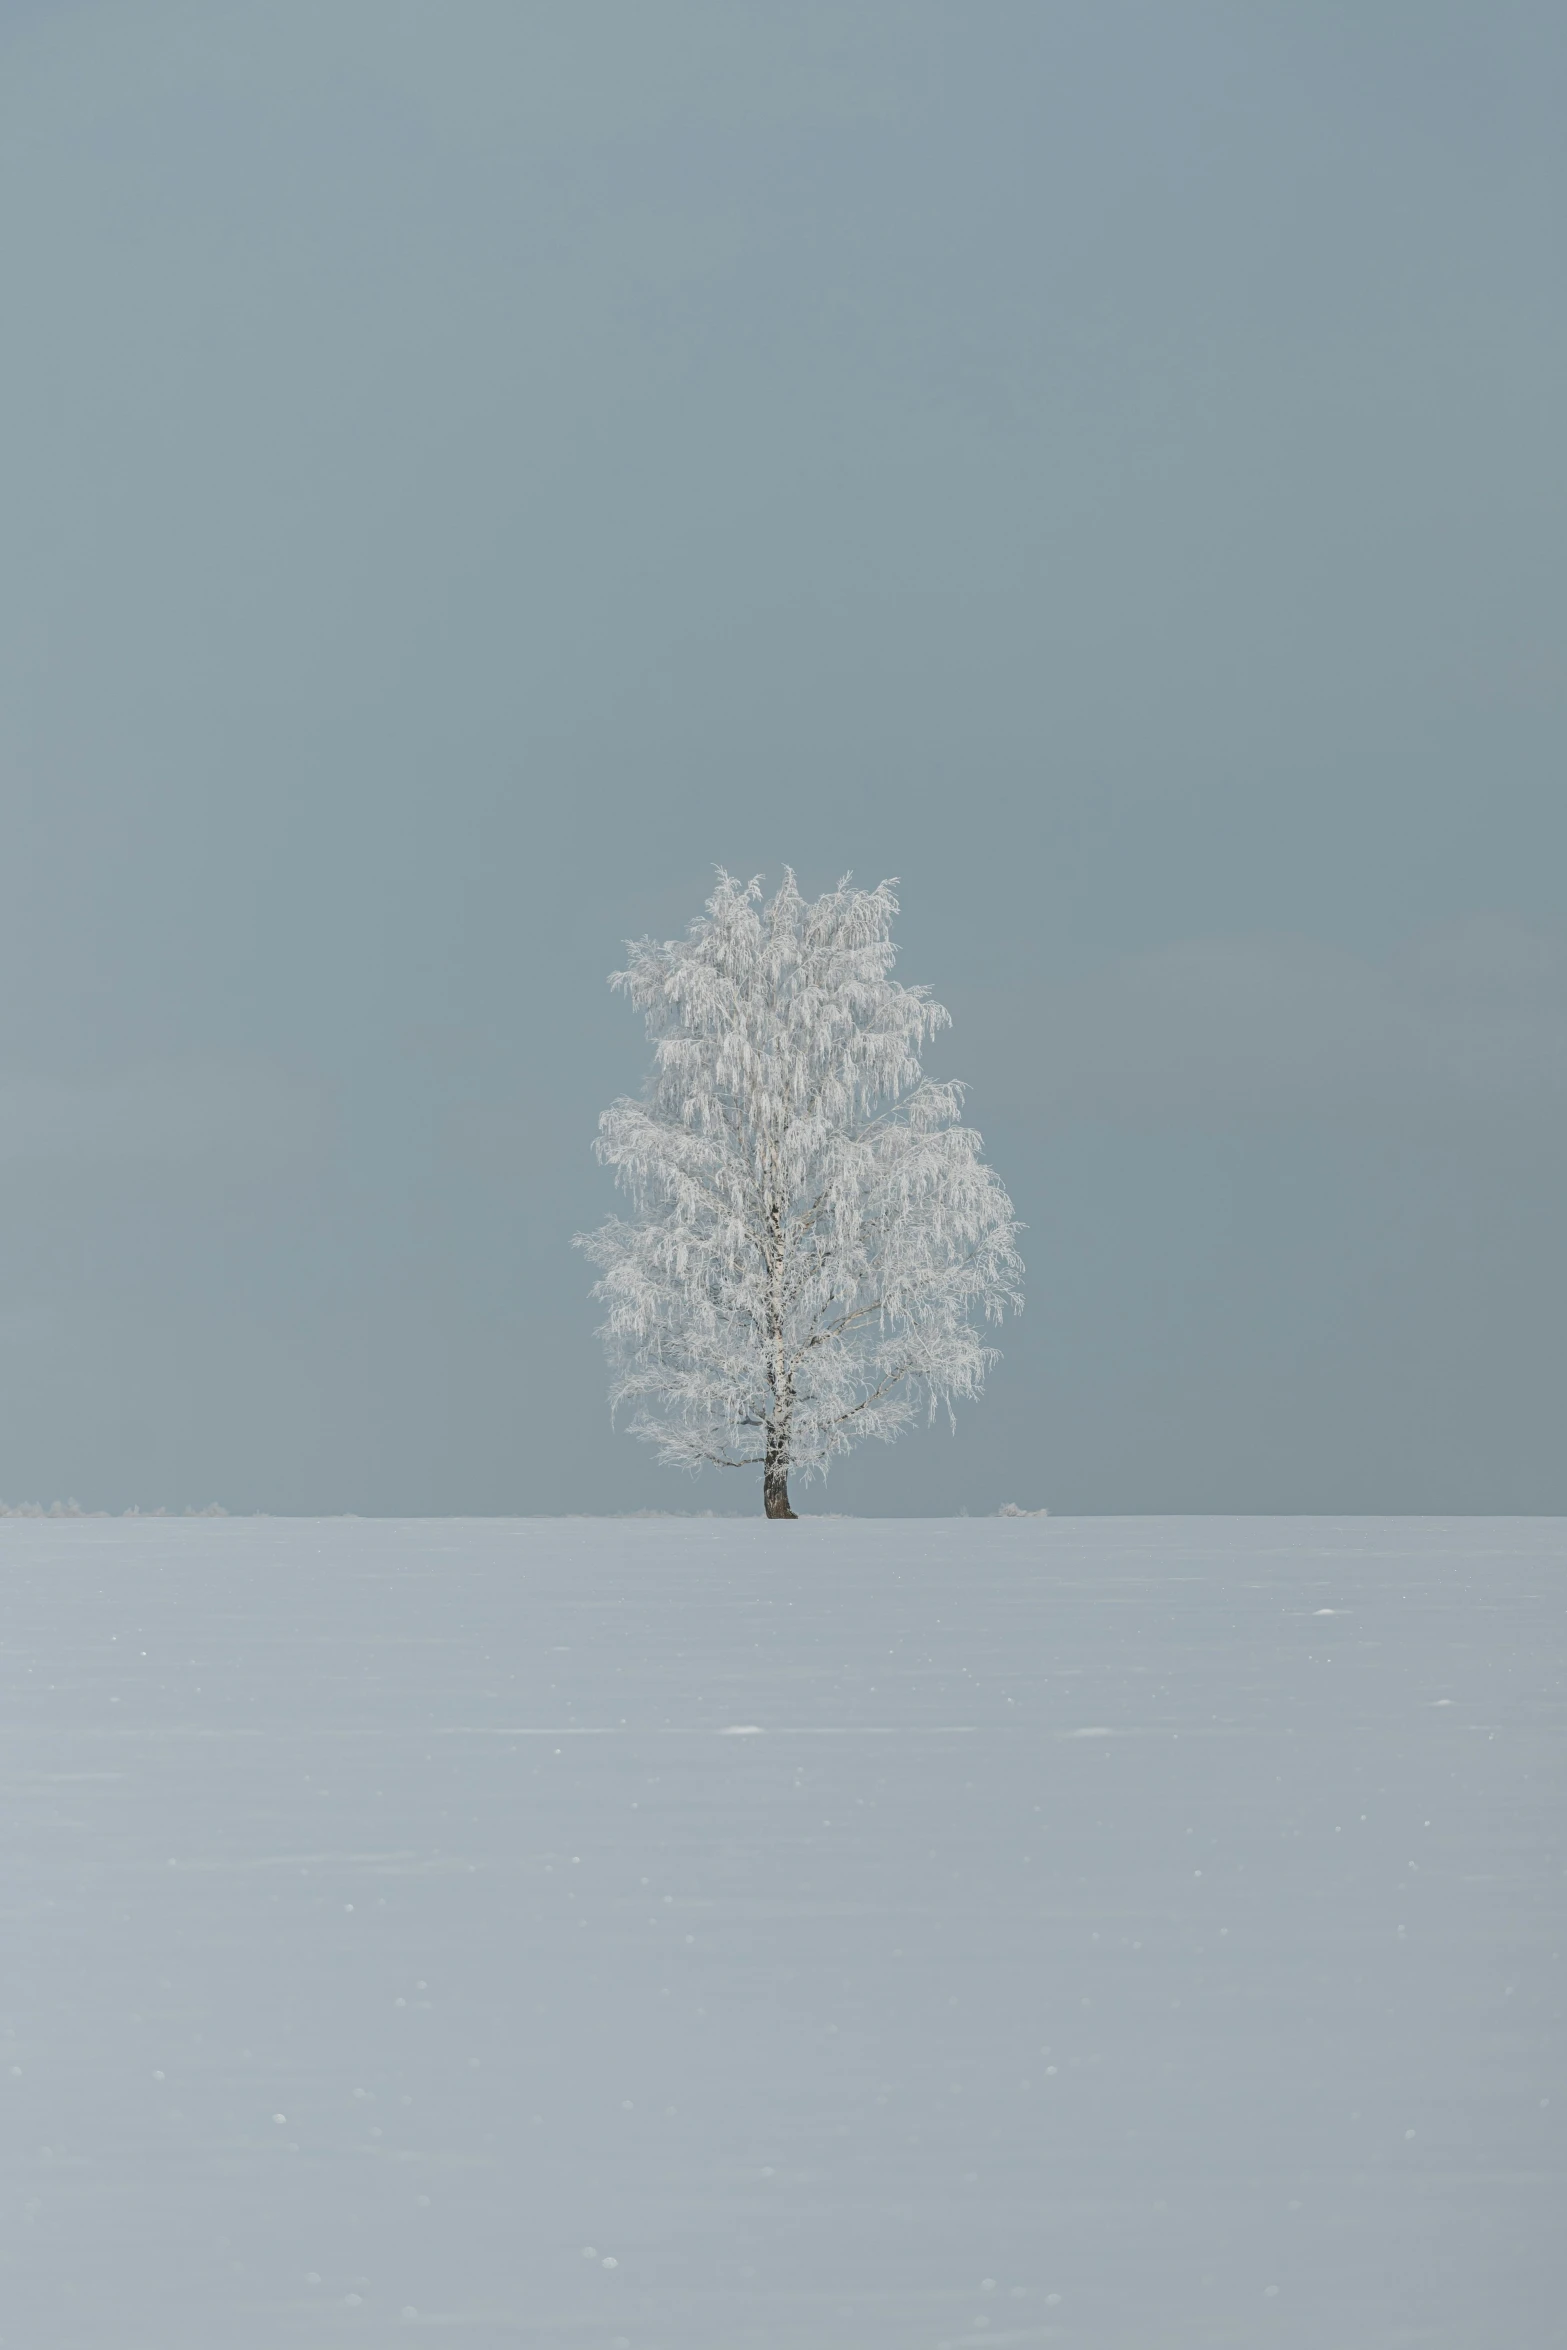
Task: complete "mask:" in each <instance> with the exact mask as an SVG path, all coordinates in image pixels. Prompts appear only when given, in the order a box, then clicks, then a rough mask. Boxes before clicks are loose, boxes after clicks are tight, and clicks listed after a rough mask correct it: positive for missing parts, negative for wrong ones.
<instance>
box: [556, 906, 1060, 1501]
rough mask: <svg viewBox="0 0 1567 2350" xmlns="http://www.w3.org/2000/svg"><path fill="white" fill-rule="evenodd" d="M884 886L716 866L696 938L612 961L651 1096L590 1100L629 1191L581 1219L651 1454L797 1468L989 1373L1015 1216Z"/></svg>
mask: <svg viewBox="0 0 1567 2350" xmlns="http://www.w3.org/2000/svg"><path fill="white" fill-rule="evenodd" d="M897 911H898V901H897V899H896V898H895V897H894V895H893V885H892V883H890V882H885V881H884V882H883V883H882V884H881V886H880V887H879V888H877V889H871V890H864V889H852V888H851V887H850V886H849V882H848V880H847V879H845V880H843V881H842V882H840V883H839V885H838V887H837V888H836V889H835V890H830V891H828V893H827V894H826V895H825V896H824V897H820V898H816V899H814V900H811V899H807V898H803V897H802V896H801V895H800V892H799V889H798V888H797V886H796V884H795V878H794V875H793V874H792V873H791V872H788V871H787V870H786V871H785V874H784V878H783V886H782V887H781V888H780V889H779V891H778V893H777V895H776V896H775V897H774V898H773V899H772V900H771V901H770V903H768V904H766V905H763V903H762V886H761V883H760V882H759V881H751V882H740V881H737V880H736V879H734V878H733V876H732V875H730V874H727V873H724V872H722V871H721V872H720V874H719V878H718V887H717V888H716V890H715V891H714V893H713V895H712V896H711V897H710V898H709V899H708V901H707V911H706V913H705V914H704V915H702V916H701V917H699V919H698V920H697V921H695V922H693V923H692V925H691V928H690V933H689V935H688V936H687V937H686V938H684V939H671V940H668V941H666V942H665V943H664V944H663V945H659V944H658V943H657V942H656V941H654V940H652V939H641V940H639V941H637V942H636V943H635V944H634V945H632V946H631V948H630V958H631V959H630V962H629V964H628V965H627V968H626V969H625V970H624V971H617V972H615V973H614V974H613V975H612V979H611V984H612V985H613V986H615V987H619V988H623V989H624V990H625V992H626V993H627V995H629V996H630V998H631V1000H632V1002H633V1003H634V1004H635V1005H636V1006H637V1008H638V1009H639V1010H640V1011H642V1012H644V1013H645V1014H646V1016H647V1026H648V1033H649V1035H650V1037H651V1038H652V1040H653V1044H654V1060H653V1067H652V1069H651V1071H650V1073H649V1077H648V1081H647V1084H646V1086H645V1087H644V1089H643V1093H642V1096H641V1098H640V1099H639V1100H636V1101H618V1102H616V1103H615V1104H614V1106H613V1107H612V1108H611V1109H608V1110H606V1111H605V1113H604V1115H603V1117H602V1118H601V1119H600V1120H599V1134H598V1143H597V1146H596V1147H597V1152H598V1156H599V1158H600V1159H601V1160H602V1161H603V1162H604V1163H605V1164H606V1165H608V1166H611V1167H613V1168H614V1170H615V1175H616V1179H617V1181H618V1182H619V1183H620V1185H621V1186H622V1188H623V1189H624V1190H625V1191H626V1192H627V1193H628V1194H629V1196H630V1201H631V1206H632V1209H633V1214H632V1216H631V1219H630V1221H623V1220H622V1219H620V1218H619V1217H615V1218H612V1219H611V1220H610V1222H609V1223H607V1224H605V1225H603V1226H601V1228H600V1229H599V1230H598V1231H597V1232H594V1233H588V1234H584V1235H582V1236H581V1237H580V1238H579V1239H578V1242H577V1246H578V1247H579V1248H583V1249H585V1250H586V1251H587V1253H588V1255H589V1256H590V1257H591V1258H592V1259H593V1261H594V1262H595V1263H596V1264H597V1265H599V1266H600V1267H601V1268H602V1274H603V1277H602V1279H601V1280H600V1281H599V1282H598V1283H597V1284H596V1286H595V1288H594V1292H593V1294H594V1296H595V1297H596V1298H598V1299H600V1300H601V1301H602V1303H603V1305H604V1307H605V1310H606V1318H605V1321H604V1323H603V1326H602V1329H601V1331H600V1335H601V1337H602V1338H603V1340H604V1343H605V1347H606V1350H607V1352H608V1355H609V1359H610V1365H611V1374H612V1377H611V1390H610V1400H611V1405H612V1407H613V1408H615V1409H617V1410H618V1408H619V1407H620V1406H621V1405H629V1406H630V1407H631V1411H632V1415H633V1416H632V1419H631V1422H630V1426H631V1432H632V1434H633V1435H635V1436H639V1437H642V1438H643V1439H645V1440H646V1441H647V1442H648V1443H651V1444H656V1445H657V1447H658V1449H659V1454H660V1457H661V1458H662V1459H663V1460H665V1461H668V1462H671V1463H674V1464H677V1465H679V1466H683V1467H688V1468H695V1467H697V1466H699V1465H700V1464H701V1463H702V1462H704V1461H712V1462H716V1463H718V1464H720V1465H722V1466H723V1467H726V1468H745V1467H751V1466H760V1468H761V1470H762V1493H763V1501H764V1505H765V1507H766V1511H767V1515H768V1516H769V1517H770V1518H792V1517H793V1516H794V1512H793V1510H792V1509H791V1508H790V1507H789V1474H790V1471H791V1470H793V1471H795V1472H796V1473H797V1475H799V1476H800V1477H802V1478H806V1479H808V1478H810V1477H812V1476H815V1475H818V1474H823V1473H825V1471H826V1469H827V1467H828V1465H829V1464H830V1462H831V1461H832V1460H833V1459H834V1458H835V1456H836V1455H837V1454H839V1453H842V1452H846V1451H847V1450H848V1448H849V1446H850V1445H851V1444H853V1443H854V1441H855V1440H856V1438H858V1437H861V1436H878V1437H881V1438H883V1439H884V1440H890V1439H892V1438H893V1437H895V1436H897V1435H898V1434H899V1433H900V1431H901V1430H902V1429H904V1428H905V1427H907V1426H908V1424H909V1423H910V1421H911V1420H912V1419H913V1418H914V1417H915V1415H916V1413H917V1412H919V1411H921V1410H923V1411H924V1413H925V1415H926V1417H927V1418H931V1419H933V1418H934V1417H935V1414H936V1412H937V1410H938V1408H940V1407H945V1409H946V1410H947V1412H948V1415H949V1417H950V1416H951V1412H952V1404H953V1401H954V1399H955V1398H957V1397H960V1396H973V1395H978V1394H979V1392H980V1390H981V1388H982V1387H983V1385H984V1379H985V1373H986V1371H987V1369H988V1368H989V1366H990V1364H991V1363H992V1362H994V1361H995V1360H996V1355H995V1350H994V1349H993V1348H991V1347H989V1346H986V1345H984V1344H983V1343H982V1341H981V1337H980V1333H979V1329H978V1328H977V1327H976V1323H977V1322H983V1321H985V1320H990V1321H999V1320H1000V1318H1001V1315H1002V1313H1003V1312H1004V1311H1005V1309H1006V1308H1007V1307H1009V1306H1010V1307H1011V1308H1012V1309H1013V1310H1014V1311H1017V1310H1018V1309H1019V1308H1020V1307H1021V1305H1022V1296H1021V1292H1020V1288H1019V1283H1020V1281H1021V1277H1022V1271H1023V1267H1022V1261H1021V1259H1020V1258H1019V1256H1018V1253H1017V1247H1016V1236H1017V1233H1018V1231H1019V1229H1020V1227H1019V1225H1018V1223H1017V1220H1016V1218H1015V1217H1014V1215H1013V1213H1012V1202H1011V1201H1010V1200H1009V1199H1008V1197H1007V1195H1006V1192H1005V1190H1004V1189H1003V1187H1002V1184H1001V1182H1000V1179H999V1178H998V1177H997V1176H996V1175H995V1174H994V1173H993V1172H992V1170H991V1169H990V1168H989V1167H987V1166H986V1165H985V1164H984V1162H983V1161H982V1159H981V1157H980V1138H979V1136H978V1135H977V1134H976V1133H975V1132H974V1130H973V1129H972V1128H971V1127H967V1126H964V1125H962V1124H960V1123H959V1121H960V1118H961V1114H962V1094H963V1089H962V1087H961V1086H959V1085H954V1084H947V1085H938V1084H935V1083H933V1082H932V1081H931V1080H930V1079H929V1078H926V1077H923V1076H922V1075H921V1072H920V1061H919V1053H920V1047H921V1045H922V1044H923V1043H924V1042H925V1040H926V1038H927V1037H928V1036H930V1035H931V1034H932V1033H933V1032H934V1031H935V1030H936V1029H938V1028H945V1027H946V1026H947V1025H948V1023H949V1015H948V1014H947V1013H946V1012H945V1011H944V1010H943V1009H942V1007H941V1006H940V1005H939V1004H936V1003H932V1001H931V999H930V996H929V993H928V991H927V990H926V989H924V988H922V987H904V986H902V985H901V984H900V983H899V982H898V981H897V980H895V979H893V977H892V976H891V972H892V964H893V960H894V957H895V954H896V951H897V950H896V949H895V947H894V946H893V943H892V923H893V917H894V916H895V915H896V913H897Z"/></svg>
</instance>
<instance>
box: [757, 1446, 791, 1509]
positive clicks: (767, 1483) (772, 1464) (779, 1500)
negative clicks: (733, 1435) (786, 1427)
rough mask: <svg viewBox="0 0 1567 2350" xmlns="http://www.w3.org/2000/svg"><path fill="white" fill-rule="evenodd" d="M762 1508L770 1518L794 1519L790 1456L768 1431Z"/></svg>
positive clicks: (763, 1473) (763, 1471)
mask: <svg viewBox="0 0 1567 2350" xmlns="http://www.w3.org/2000/svg"><path fill="white" fill-rule="evenodd" d="M762 1507H763V1508H764V1509H765V1510H766V1512H767V1515H768V1516H769V1517H770V1518H792V1517H793V1516H794V1512H793V1510H792V1509H791V1508H790V1507H789V1456H788V1454H787V1453H786V1451H785V1450H784V1447H783V1446H782V1445H781V1444H780V1443H779V1441H778V1439H777V1437H776V1436H775V1435H774V1434H773V1432H772V1430H771V1429H770V1428H769V1430H768V1431H767V1463H766V1466H765V1467H764V1469H763V1470H762Z"/></svg>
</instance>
